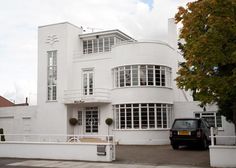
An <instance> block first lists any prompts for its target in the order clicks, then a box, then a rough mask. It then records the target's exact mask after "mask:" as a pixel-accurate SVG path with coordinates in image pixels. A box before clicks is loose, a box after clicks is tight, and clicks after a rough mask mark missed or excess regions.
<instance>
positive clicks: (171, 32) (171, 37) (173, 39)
mask: <svg viewBox="0 0 236 168" xmlns="http://www.w3.org/2000/svg"><path fill="white" fill-rule="evenodd" d="M168 43H169V45H170V46H171V47H173V48H174V49H175V50H177V49H178V37H177V25H176V23H175V19H174V18H169V19H168Z"/></svg>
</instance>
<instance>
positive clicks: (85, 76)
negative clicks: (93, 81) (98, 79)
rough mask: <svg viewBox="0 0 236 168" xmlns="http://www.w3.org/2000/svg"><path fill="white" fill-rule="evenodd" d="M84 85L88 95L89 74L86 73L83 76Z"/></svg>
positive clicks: (85, 92) (85, 93)
mask: <svg viewBox="0 0 236 168" xmlns="http://www.w3.org/2000/svg"><path fill="white" fill-rule="evenodd" d="M83 78H84V79H83V85H84V95H87V90H88V85H87V84H88V79H87V74H84V77H83Z"/></svg>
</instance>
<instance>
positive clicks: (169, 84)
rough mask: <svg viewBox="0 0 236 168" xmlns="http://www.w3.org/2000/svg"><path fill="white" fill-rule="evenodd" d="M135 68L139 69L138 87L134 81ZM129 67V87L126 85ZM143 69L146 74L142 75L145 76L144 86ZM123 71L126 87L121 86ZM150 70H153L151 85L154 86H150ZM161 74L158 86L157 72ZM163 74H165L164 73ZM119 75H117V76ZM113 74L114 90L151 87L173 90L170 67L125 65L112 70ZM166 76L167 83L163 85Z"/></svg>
mask: <svg viewBox="0 0 236 168" xmlns="http://www.w3.org/2000/svg"><path fill="white" fill-rule="evenodd" d="M133 66H137V67H138V69H137V75H138V79H137V80H138V84H137V85H134V81H133V72H134V68H133ZM156 66H157V67H158V69H156ZM127 67H129V70H130V80H131V81H130V86H127V85H126V68H127ZM141 67H143V68H145V74H142V76H143V75H144V76H143V79H144V78H145V81H144V83H145V84H142V85H141V69H140V68H141ZM121 69H123V70H122V72H123V71H124V85H122V86H121V85H120V80H121V79H120V73H121ZM149 70H152V73H153V75H152V78H153V79H152V81H151V83H152V84H149V80H148V79H149V78H148V75H149V74H148V71H149ZM157 71H158V72H159V74H158V75H159V85H157V84H156V81H157V79H156V72H157ZM162 72H163V73H162ZM116 73H117V74H116ZM112 74H113V83H114V85H113V87H114V88H123V87H149V86H155V87H166V88H172V82H171V80H172V75H171V68H170V67H167V66H162V65H150V64H147V65H144V64H140V65H125V66H119V67H116V68H113V70H112ZM163 75H164V77H165V79H164V81H165V83H164V84H163V83H162V76H163ZM115 77H117V78H118V80H116V79H115Z"/></svg>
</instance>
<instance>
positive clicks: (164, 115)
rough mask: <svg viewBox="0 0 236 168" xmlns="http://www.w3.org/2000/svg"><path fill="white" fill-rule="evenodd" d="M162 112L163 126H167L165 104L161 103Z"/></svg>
mask: <svg viewBox="0 0 236 168" xmlns="http://www.w3.org/2000/svg"><path fill="white" fill-rule="evenodd" d="M162 112H163V128H167V114H166V113H167V111H166V106H165V105H163V109H162Z"/></svg>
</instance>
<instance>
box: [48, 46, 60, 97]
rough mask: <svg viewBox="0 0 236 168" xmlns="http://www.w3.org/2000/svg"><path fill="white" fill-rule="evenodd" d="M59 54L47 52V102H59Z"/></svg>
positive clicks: (55, 51) (54, 51) (53, 51)
mask: <svg viewBox="0 0 236 168" xmlns="http://www.w3.org/2000/svg"><path fill="white" fill-rule="evenodd" d="M57 53H58V52H57V50H52V51H47V101H56V100H57ZM50 58H52V60H51V61H52V63H50ZM50 71H51V72H50ZM50 73H52V74H51V75H50ZM49 81H51V82H50V83H49Z"/></svg>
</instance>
